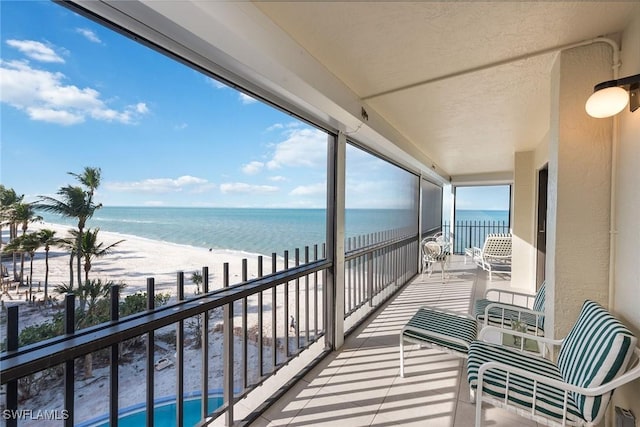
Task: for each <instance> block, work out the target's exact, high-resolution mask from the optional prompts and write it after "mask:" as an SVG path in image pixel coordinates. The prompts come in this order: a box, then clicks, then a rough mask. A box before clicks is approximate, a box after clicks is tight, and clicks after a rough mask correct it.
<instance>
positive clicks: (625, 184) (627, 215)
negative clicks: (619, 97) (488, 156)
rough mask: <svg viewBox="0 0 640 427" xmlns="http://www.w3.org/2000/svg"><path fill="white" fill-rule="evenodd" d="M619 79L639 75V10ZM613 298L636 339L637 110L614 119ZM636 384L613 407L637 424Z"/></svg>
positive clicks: (639, 259)
mask: <svg viewBox="0 0 640 427" xmlns="http://www.w3.org/2000/svg"><path fill="white" fill-rule="evenodd" d="M621 50H622V54H621V61H622V66H621V67H620V76H621V77H625V76H629V75H634V74H639V73H640V7H639V8H638V9H637V13H636V14H635V17H634V18H633V19H632V20H631V22H630V24H629V26H628V27H627V29H626V30H625V31H624V33H623V35H622V39H621ZM618 120H619V130H620V133H619V135H620V142H619V145H618V155H617V156H616V157H617V168H616V170H617V175H616V177H617V186H616V187H617V191H616V203H615V209H616V216H615V218H616V225H617V227H616V228H617V230H618V233H617V235H616V244H615V256H616V260H615V264H614V265H615V280H614V283H615V294H614V305H613V310H614V312H615V313H616V315H617V316H619V317H620V319H621V320H623V321H624V322H625V324H626V325H627V326H628V327H629V328H631V330H632V331H633V332H634V333H635V334H636V336H637V337H640V110H637V111H636V112H634V113H631V112H630V111H629V109H628V108H627V109H625V110H624V112H622V113H621V114H619V115H618ZM638 396H640V380H637V381H635V382H634V383H633V384H632V385H629V386H626V387H624V388H623V389H621V390H620V392H619V393H615V394H614V405H618V406H621V407H624V408H630V409H631V410H632V411H633V413H634V414H635V416H636V419H637V420H640V398H638Z"/></svg>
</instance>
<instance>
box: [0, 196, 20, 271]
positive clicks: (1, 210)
mask: <svg viewBox="0 0 640 427" xmlns="http://www.w3.org/2000/svg"><path fill="white" fill-rule="evenodd" d="M23 199H24V194H23V195H20V196H18V194H17V193H16V192H15V190H14V189H13V188H7V187H5V186H4V185H2V184H0V235H1V232H2V227H3V226H5V225H8V226H9V241H11V240H13V239H15V238H16V237H18V227H17V224H16V223H15V222H14V221H13V220H12V215H11V212H12V211H13V207H14V206H15V205H16V204H18V203H21V202H22V200H23ZM2 244H3V242H2V239H1V238H0V249H1V248H2ZM13 278H14V280H17V275H16V256H15V252H14V253H13Z"/></svg>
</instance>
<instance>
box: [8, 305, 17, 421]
mask: <svg viewBox="0 0 640 427" xmlns="http://www.w3.org/2000/svg"><path fill="white" fill-rule="evenodd" d="M18 338H19V335H18V306H17V305H14V306H12V307H8V308H7V351H8V352H10V351H15V350H17V349H18V347H19V345H20V343H19V340H18ZM6 402H7V408H6V409H8V410H10V411H16V410H17V409H18V380H15V381H10V382H9V383H7V401H6ZM14 413H15V412H14ZM17 425H18V418H17V417H10V418H9V419H8V420H7V427H16V426H17Z"/></svg>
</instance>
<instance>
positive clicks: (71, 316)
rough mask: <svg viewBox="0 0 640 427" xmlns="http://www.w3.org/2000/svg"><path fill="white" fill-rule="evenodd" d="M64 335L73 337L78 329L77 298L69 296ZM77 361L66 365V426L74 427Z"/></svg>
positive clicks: (65, 306) (65, 308)
mask: <svg viewBox="0 0 640 427" xmlns="http://www.w3.org/2000/svg"><path fill="white" fill-rule="evenodd" d="M64 318H65V323H64V333H65V334H67V335H71V334H73V333H74V331H75V329H76V296H75V295H74V294H67V295H66V296H65V299H64ZM75 378H76V375H75V360H73V359H72V360H67V361H66V362H65V363H64V408H65V409H66V410H67V419H66V420H65V421H64V424H65V426H67V427H72V426H73V424H74V423H73V418H74V413H73V412H74V396H75V384H74V381H75Z"/></svg>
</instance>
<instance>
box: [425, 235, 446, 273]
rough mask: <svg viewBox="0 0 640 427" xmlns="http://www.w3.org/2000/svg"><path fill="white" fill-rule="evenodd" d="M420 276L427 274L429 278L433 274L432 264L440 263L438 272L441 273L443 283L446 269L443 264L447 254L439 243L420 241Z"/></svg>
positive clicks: (428, 239) (427, 240) (427, 239)
mask: <svg viewBox="0 0 640 427" xmlns="http://www.w3.org/2000/svg"><path fill="white" fill-rule="evenodd" d="M421 246H422V274H424V272H425V271H426V272H427V276H428V277H431V274H432V273H433V264H435V263H436V262H439V263H440V270H441V272H442V282H443V283H444V279H445V273H446V268H445V264H446V262H447V258H448V256H449V253H448V252H447V251H446V250H445V248H444V246H443V245H442V244H441V243H438V242H437V241H435V240H430V238H428V237H427V238H426V239H423V240H422V245H421Z"/></svg>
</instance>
